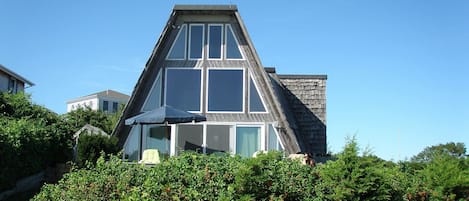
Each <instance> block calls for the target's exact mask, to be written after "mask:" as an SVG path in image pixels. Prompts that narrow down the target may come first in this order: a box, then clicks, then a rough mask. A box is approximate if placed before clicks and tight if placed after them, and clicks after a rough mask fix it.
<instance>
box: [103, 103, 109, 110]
mask: <svg viewBox="0 0 469 201" xmlns="http://www.w3.org/2000/svg"><path fill="white" fill-rule="evenodd" d="M103 111H109V101H103Z"/></svg>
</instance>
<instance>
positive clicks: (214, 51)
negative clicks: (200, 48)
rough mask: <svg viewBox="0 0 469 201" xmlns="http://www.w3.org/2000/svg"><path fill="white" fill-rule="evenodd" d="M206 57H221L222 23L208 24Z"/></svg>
mask: <svg viewBox="0 0 469 201" xmlns="http://www.w3.org/2000/svg"><path fill="white" fill-rule="evenodd" d="M208 36H209V37H208V58H209V59H221V55H222V53H221V50H222V36H223V25H221V24H211V25H209V26H208Z"/></svg>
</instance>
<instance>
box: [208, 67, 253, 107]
mask: <svg viewBox="0 0 469 201" xmlns="http://www.w3.org/2000/svg"><path fill="white" fill-rule="evenodd" d="M243 94H244V71H243V70H242V69H209V70H208V93H207V96H208V102H207V105H208V111H209V112H243V108H244V96H243Z"/></svg>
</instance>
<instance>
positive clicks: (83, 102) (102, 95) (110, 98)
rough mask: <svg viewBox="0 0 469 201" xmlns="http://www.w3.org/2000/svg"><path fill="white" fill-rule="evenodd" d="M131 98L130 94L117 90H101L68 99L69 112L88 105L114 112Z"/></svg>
mask: <svg viewBox="0 0 469 201" xmlns="http://www.w3.org/2000/svg"><path fill="white" fill-rule="evenodd" d="M129 98H130V96H128V95H126V94H123V93H120V92H117V91H113V90H106V91H101V92H98V93H94V94H90V95H87V96H83V97H80V98H75V99H72V100H69V101H67V112H70V111H73V110H76V109H78V108H84V107H87V106H88V107H90V108H91V109H92V110H101V111H104V112H110V113H113V112H116V111H117V110H118V109H119V105H120V104H127V101H129Z"/></svg>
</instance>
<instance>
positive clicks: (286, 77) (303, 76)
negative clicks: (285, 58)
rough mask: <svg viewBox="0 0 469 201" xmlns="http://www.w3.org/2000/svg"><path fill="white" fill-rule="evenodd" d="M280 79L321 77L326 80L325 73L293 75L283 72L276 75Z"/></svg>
mask: <svg viewBox="0 0 469 201" xmlns="http://www.w3.org/2000/svg"><path fill="white" fill-rule="evenodd" d="M278 77H279V78H280V79H323V80H327V75H301V74H299V75H294V74H284V75H278Z"/></svg>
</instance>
